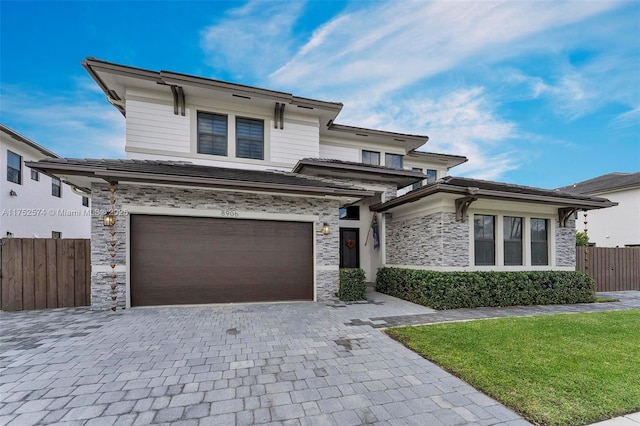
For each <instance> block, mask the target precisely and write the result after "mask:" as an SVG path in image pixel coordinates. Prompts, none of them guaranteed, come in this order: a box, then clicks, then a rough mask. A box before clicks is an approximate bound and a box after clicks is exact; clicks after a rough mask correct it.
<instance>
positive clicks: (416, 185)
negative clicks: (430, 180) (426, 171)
mask: <svg viewBox="0 0 640 426" xmlns="http://www.w3.org/2000/svg"><path fill="white" fill-rule="evenodd" d="M411 171H412V172H420V173H422V169H421V168H420V167H412V168H411ZM421 186H422V181H419V182H416V183H414V184H413V185H412V186H411V189H418V188H420V187H421Z"/></svg>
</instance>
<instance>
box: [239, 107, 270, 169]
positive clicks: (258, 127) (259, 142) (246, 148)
mask: <svg viewBox="0 0 640 426" xmlns="http://www.w3.org/2000/svg"><path fill="white" fill-rule="evenodd" d="M236 157H238V158H251V159H254V160H264V120H258V119H255V118H244V117H236Z"/></svg>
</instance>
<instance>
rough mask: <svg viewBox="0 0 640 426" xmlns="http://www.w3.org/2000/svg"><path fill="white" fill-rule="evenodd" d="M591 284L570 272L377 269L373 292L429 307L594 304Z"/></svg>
mask: <svg viewBox="0 0 640 426" xmlns="http://www.w3.org/2000/svg"><path fill="white" fill-rule="evenodd" d="M595 288H596V286H595V282H594V281H593V280H592V279H591V278H589V277H588V276H586V275H584V274H583V273H581V272H575V271H521V272H520V271H518V272H437V271H422V270H414V269H399V268H380V269H379V270H378V275H377V277H376V291H379V292H380V293H385V294H388V295H390V296H394V297H398V298H400V299H405V300H408V301H410V302H413V303H418V304H420V305H424V306H429V307H431V308H434V309H455V308H476V307H480V306H516V305H556V304H568V303H591V302H595Z"/></svg>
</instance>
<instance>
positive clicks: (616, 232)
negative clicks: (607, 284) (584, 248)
mask: <svg viewBox="0 0 640 426" xmlns="http://www.w3.org/2000/svg"><path fill="white" fill-rule="evenodd" d="M558 191H564V192H568V193H571V194H580V195H592V196H598V197H606V198H608V199H609V200H611V201H614V202H616V203H618V205H617V206H615V207H612V208H610V209H605V210H600V211H594V212H587V234H588V235H589V242H590V243H594V244H595V245H597V246H599V247H625V246H626V247H640V172H636V173H609V174H606V175H603V176H598V177H596V178H593V179H589V180H585V181H583V182H578V183H575V184H573V185H569V186H564V187H562V188H558ZM584 222H585V215H584V212H578V218H577V220H576V229H577V230H578V231H584V228H585V224H584Z"/></svg>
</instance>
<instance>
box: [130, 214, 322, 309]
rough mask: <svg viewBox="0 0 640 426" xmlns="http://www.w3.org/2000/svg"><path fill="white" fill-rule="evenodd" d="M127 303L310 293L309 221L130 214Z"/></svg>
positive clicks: (288, 296) (303, 297)
mask: <svg viewBox="0 0 640 426" xmlns="http://www.w3.org/2000/svg"><path fill="white" fill-rule="evenodd" d="M130 232H131V234H130V235H131V305H132V306H151V305H176V304H198V303H229V302H263V301H282V300H311V299H313V231H312V224H311V223H300V222H275V221H262V220H240V219H212V218H197V217H176V216H147V215H132V216H131V230H130Z"/></svg>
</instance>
